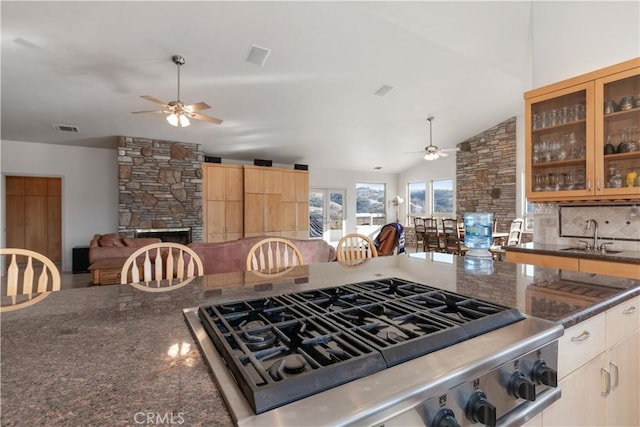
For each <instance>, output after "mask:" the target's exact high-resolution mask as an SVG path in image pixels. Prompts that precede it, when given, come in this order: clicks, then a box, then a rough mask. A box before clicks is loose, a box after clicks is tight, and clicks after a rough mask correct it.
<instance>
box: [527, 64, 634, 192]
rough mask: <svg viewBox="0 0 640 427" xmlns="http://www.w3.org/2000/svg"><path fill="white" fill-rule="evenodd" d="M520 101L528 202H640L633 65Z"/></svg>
mask: <svg viewBox="0 0 640 427" xmlns="http://www.w3.org/2000/svg"><path fill="white" fill-rule="evenodd" d="M629 96H631V97H632V99H633V101H632V104H631V107H629V108H627V107H628V106H629V104H628V103H623V102H621V101H622V99H623V98H625V97H629ZM524 97H525V129H526V133H525V134H526V145H525V165H526V177H527V180H526V196H527V199H528V200H530V201H575V200H618V199H621V200H640V181H639V182H636V181H635V180H634V181H633V182H631V186H628V185H627V183H626V178H627V176H630V177H631V176H633V175H632V174H633V173H634V172H635V173H640V101H635V99H636V98H639V97H640V58H636V59H633V60H630V61H626V62H623V63H620V64H616V65H614V66H611V67H607V68H604V69H601V70H598V71H595V72H592V73H588V74H584V75H582V76H578V77H574V78H572V79H568V80H565V81H563V82H559V83H556V84H552V85H549V86H545V87H542V88H539V89H535V90H532V91H529V92H526V93H525V96H524ZM607 101H611V102H613V103H615V106H613V104H607V106H605V102H607ZM619 105H622V107H621V108H623V109H621V110H620V111H611V110H610V108H613V109H617V108H620V107H619ZM636 105H637V106H636ZM608 143H609V144H611V146H613V148H614V149H615V150H616V152H613V153H611V146H609V147H606V150H607V151H605V146H606V145H607V144H608ZM623 143H626V147H625V144H623ZM636 183H637V184H638V185H636Z"/></svg>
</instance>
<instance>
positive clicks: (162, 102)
mask: <svg viewBox="0 0 640 427" xmlns="http://www.w3.org/2000/svg"><path fill="white" fill-rule="evenodd" d="M140 98H144V99H146V100H147V101H151V102H155V103H156V104H160V105H164V106H165V107H168V106H169V104H167V103H166V102H164V101H160V100H159V99H158V98H154V97H153V96H150V95H141V96H140Z"/></svg>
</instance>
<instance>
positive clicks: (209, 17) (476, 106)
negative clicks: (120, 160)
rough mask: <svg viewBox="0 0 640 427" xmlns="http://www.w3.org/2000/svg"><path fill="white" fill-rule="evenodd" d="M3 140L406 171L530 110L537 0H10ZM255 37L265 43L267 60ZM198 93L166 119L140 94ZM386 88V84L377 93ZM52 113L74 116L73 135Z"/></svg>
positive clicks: (63, 118)
mask: <svg viewBox="0 0 640 427" xmlns="http://www.w3.org/2000/svg"><path fill="white" fill-rule="evenodd" d="M1 8H2V9H1V11H2V69H1V71H2V93H1V96H2V111H1V112H2V139H5V140H15V141H27V142H44V143H51V144H67V145H79V146H89V147H114V146H115V140H116V137H117V136H118V135H126V136H136V137H147V138H154V139H162V140H171V141H182V142H191V143H198V144H202V145H203V149H204V151H205V152H206V153H207V154H210V155H214V156H222V157H223V158H229V159H237V160H252V159H254V158H263V159H271V160H273V161H274V162H275V163H306V164H309V165H310V167H312V168H338V169H350V170H372V169H373V168H374V167H376V166H379V167H382V171H383V172H389V173H394V172H399V171H402V170H404V169H406V168H408V167H411V166H412V165H415V164H417V163H418V162H424V160H422V158H421V155H420V154H419V153H417V152H419V151H420V150H422V149H424V147H425V146H426V145H428V143H429V140H428V139H429V130H428V123H427V121H426V118H427V117H428V116H434V117H435V120H434V122H433V143H434V145H437V146H440V147H443V148H446V147H448V148H451V147H454V146H455V144H456V143H458V142H461V141H463V140H464V139H467V138H469V137H471V136H473V135H475V134H477V133H479V132H481V131H483V130H485V129H487V128H490V127H492V126H494V125H495V124H497V123H499V122H501V121H503V120H505V119H507V118H509V117H511V116H513V115H515V114H518V113H519V112H521V110H522V104H523V102H522V92H523V91H524V90H525V89H527V88H526V79H527V76H530V72H531V71H530V68H531V63H530V52H531V48H530V40H529V38H530V15H531V12H530V9H531V4H530V2H519V1H516V2H509V1H506V2H484V1H472V2H268V1H264V2H262V1H261V2H205V1H202V2H163V1H155V2H119V1H113V2H91V1H90V2H74V1H71V2H49V1H47V2H31V1H25V2H22V1H20V2H12V1H2V3H1ZM253 45H257V46H260V47H263V48H267V49H270V54H269V56H268V58H267V60H266V63H265V64H264V65H263V66H260V65H256V64H253V63H250V62H247V55H248V54H249V51H250V49H251V47H252V46H253ZM175 54H179V55H182V56H183V57H185V59H186V64H185V65H184V66H182V68H181V91H180V99H181V101H183V102H185V103H186V104H191V103H196V102H200V101H204V102H206V103H208V104H209V105H210V106H212V109H210V110H205V111H202V113H204V114H208V115H212V116H215V117H219V118H221V119H223V120H224V121H223V123H222V124H221V125H215V124H212V123H208V122H201V121H196V120H192V124H191V126H189V127H186V128H175V127H172V126H170V125H169V124H168V123H167V122H166V120H165V119H164V117H163V115H160V114H131V112H132V111H139V110H151V109H154V108H156V107H157V105H155V104H152V103H150V102H148V101H146V100H144V99H142V98H140V96H141V95H151V96H153V97H156V98H159V99H160V100H163V101H167V102H168V101H173V100H176V95H177V93H176V91H177V87H176V65H174V64H173V63H172V61H171V57H172V55H175ZM383 85H388V86H392V87H393V88H394V89H393V90H391V91H390V92H389V93H388V94H387V95H386V96H383V97H380V96H377V95H374V93H375V92H376V91H377V90H378V89H379V88H381V87H382V86H383ZM53 125H70V126H77V128H78V132H77V133H70V132H61V131H59V130H56V129H55V128H54V126H53Z"/></svg>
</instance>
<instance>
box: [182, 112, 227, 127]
mask: <svg viewBox="0 0 640 427" xmlns="http://www.w3.org/2000/svg"><path fill="white" fill-rule="evenodd" d="M189 117H192V118H194V119H198V120H204V121H207V122H211V123H215V124H217V125H219V124H220V123H222V120H221V119H217V118H215V117H210V116H205V115H204V114H200V113H190V114H189Z"/></svg>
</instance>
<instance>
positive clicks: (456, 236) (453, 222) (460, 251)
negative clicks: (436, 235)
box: [442, 218, 469, 255]
mask: <svg viewBox="0 0 640 427" xmlns="http://www.w3.org/2000/svg"><path fill="white" fill-rule="evenodd" d="M442 236H443V244H444V245H443V247H444V250H445V252H448V253H451V254H456V255H464V254H465V253H466V252H467V251H468V250H469V248H467V247H466V246H464V243H463V242H462V241H461V240H460V239H461V237H460V236H461V231H460V226H459V222H458V220H457V219H455V218H443V219H442Z"/></svg>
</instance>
